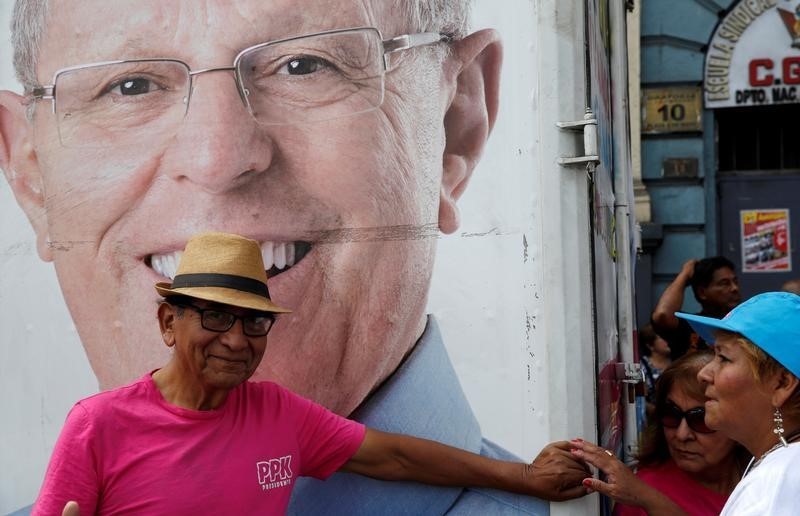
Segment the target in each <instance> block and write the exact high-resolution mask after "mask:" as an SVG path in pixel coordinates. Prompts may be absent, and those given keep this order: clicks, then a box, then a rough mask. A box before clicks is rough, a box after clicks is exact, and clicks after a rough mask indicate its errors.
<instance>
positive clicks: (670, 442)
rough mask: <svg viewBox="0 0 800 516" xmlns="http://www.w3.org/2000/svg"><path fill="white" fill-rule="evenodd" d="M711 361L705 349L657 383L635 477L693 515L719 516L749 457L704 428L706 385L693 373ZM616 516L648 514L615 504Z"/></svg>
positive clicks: (680, 362) (678, 363)
mask: <svg viewBox="0 0 800 516" xmlns="http://www.w3.org/2000/svg"><path fill="white" fill-rule="evenodd" d="M713 358H714V352H713V351H711V350H703V351H698V352H695V353H691V354H689V355H685V356H684V357H682V358H680V359H679V360H677V361H676V362H674V363H673V364H672V365H670V366H669V367H668V368H667V369H665V370H664V372H663V373H662V375H661V377H660V378H659V380H658V382H657V384H656V395H655V406H656V417H655V419H654V422H653V424H652V425H651V426H650V428H649V429H648V433H647V434H646V437H645V440H644V442H643V443H642V450H641V453H640V455H639V468H638V471H637V472H636V475H637V476H638V477H639V478H640V479H641V480H643V481H644V482H645V483H647V484H649V485H650V486H652V487H654V488H655V489H657V490H658V491H660V492H661V493H663V494H665V495H666V496H668V497H669V498H670V499H671V500H672V501H673V502H675V503H676V504H677V505H678V506H680V507H681V508H682V509H683V510H684V511H686V513H687V514H691V515H698V516H704V515H714V516H716V515H718V514H719V513H720V511H721V510H722V507H723V506H724V505H725V501H726V500H727V498H728V495H730V493H731V491H733V488H734V486H736V483H737V482H738V481H739V479H740V478H741V475H742V471H743V470H744V466H745V464H746V463H747V459H748V458H749V455H748V454H747V452H746V451H745V450H744V449H743V448H742V447H741V446H739V445H737V444H736V443H735V442H734V441H732V440H731V439H729V438H728V437H726V436H725V435H724V434H722V433H721V432H715V431H714V430H711V429H710V428H708V427H707V426H706V425H705V422H704V417H705V409H704V407H703V404H704V402H705V400H706V397H705V396H704V394H703V391H704V389H705V387H704V386H703V385H702V384H701V383H700V381H699V380H698V379H697V373H698V372H699V371H700V369H702V368H703V366H704V365H706V364H707V363H709V362H710V361H711V360H712V359H713ZM614 514H615V515H618V516H634V515H635V516H639V515H646V514H647V512H646V511H645V509H644V508H641V507H638V506H631V505H622V504H617V505H616V506H615V507H614Z"/></svg>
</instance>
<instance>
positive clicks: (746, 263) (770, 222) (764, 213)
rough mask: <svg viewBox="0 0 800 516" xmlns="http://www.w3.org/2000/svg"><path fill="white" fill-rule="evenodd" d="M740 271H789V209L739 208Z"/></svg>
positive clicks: (790, 258)
mask: <svg viewBox="0 0 800 516" xmlns="http://www.w3.org/2000/svg"><path fill="white" fill-rule="evenodd" d="M740 214H741V235H742V241H741V245H742V264H743V265H742V272H790V271H791V270H792V251H791V249H792V246H791V243H790V242H789V239H790V236H789V235H790V233H789V210H788V209H770V210H741V211H740Z"/></svg>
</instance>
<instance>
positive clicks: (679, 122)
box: [642, 86, 703, 134]
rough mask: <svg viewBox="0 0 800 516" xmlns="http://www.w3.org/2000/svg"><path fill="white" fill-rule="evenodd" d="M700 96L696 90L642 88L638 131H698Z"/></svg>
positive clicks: (699, 124) (698, 89)
mask: <svg viewBox="0 0 800 516" xmlns="http://www.w3.org/2000/svg"><path fill="white" fill-rule="evenodd" d="M702 96H703V90H702V89H701V88H699V87H691V86H689V87H673V88H644V90H643V91H642V105H643V106H644V109H643V110H642V132H643V133H650V134H657V133H676V132H686V131H702V130H703V119H702V114H703V111H702V109H703V108H702V104H701V100H702Z"/></svg>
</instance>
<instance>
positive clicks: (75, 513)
mask: <svg viewBox="0 0 800 516" xmlns="http://www.w3.org/2000/svg"><path fill="white" fill-rule="evenodd" d="M61 516H81V511H80V509H79V508H78V502H67V504H66V505H65V506H64V510H63V511H62V512H61Z"/></svg>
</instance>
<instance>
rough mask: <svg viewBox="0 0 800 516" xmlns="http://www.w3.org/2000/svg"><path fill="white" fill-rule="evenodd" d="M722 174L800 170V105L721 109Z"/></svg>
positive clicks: (719, 128) (718, 129)
mask: <svg viewBox="0 0 800 516" xmlns="http://www.w3.org/2000/svg"><path fill="white" fill-rule="evenodd" d="M715 116H716V121H717V135H718V140H717V142H718V143H717V152H718V154H717V156H718V163H719V172H720V173H721V174H725V173H733V172H755V171H772V172H775V171H779V170H782V171H792V172H797V170H800V104H781V105H776V106H763V107H757V108H754V107H747V108H730V109H718V110H716V111H715Z"/></svg>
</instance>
